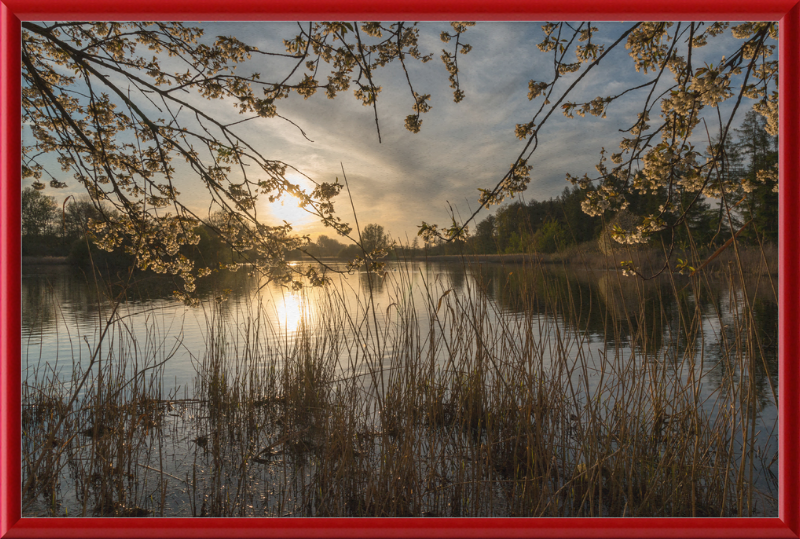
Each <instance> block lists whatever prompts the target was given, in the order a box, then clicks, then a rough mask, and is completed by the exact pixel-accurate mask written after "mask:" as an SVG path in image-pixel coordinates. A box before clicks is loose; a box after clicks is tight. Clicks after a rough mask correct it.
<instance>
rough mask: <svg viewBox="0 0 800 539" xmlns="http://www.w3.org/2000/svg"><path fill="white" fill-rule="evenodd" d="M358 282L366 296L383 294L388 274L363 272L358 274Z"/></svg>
mask: <svg viewBox="0 0 800 539" xmlns="http://www.w3.org/2000/svg"><path fill="white" fill-rule="evenodd" d="M358 281H359V283H361V290H362V292H364V294H370V293H372V294H383V292H384V288H385V285H386V273H385V272H379V273H376V272H374V271H361V272H359V273H358Z"/></svg>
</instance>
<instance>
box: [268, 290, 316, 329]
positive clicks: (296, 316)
mask: <svg viewBox="0 0 800 539" xmlns="http://www.w3.org/2000/svg"><path fill="white" fill-rule="evenodd" d="M272 301H273V304H274V306H275V314H276V322H277V323H278V326H279V327H280V329H281V331H282V332H285V333H286V334H292V333H295V332H297V330H298V329H300V323H301V322H302V321H303V319H304V318H305V319H307V318H308V315H309V309H308V302H307V301H306V300H305V298H304V297H303V294H301V293H298V292H283V293H282V294H280V295H273V296H272Z"/></svg>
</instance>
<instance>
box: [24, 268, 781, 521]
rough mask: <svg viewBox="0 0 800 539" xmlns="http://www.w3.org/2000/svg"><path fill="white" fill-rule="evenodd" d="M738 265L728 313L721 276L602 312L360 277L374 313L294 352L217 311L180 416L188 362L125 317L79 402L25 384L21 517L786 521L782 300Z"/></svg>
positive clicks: (547, 292)
mask: <svg viewBox="0 0 800 539" xmlns="http://www.w3.org/2000/svg"><path fill="white" fill-rule="evenodd" d="M735 262H736V263H735V264H730V265H727V264H726V268H727V271H726V272H725V273H723V278H724V279H725V281H724V283H725V287H723V292H725V294H724V297H723V296H720V294H719V290H720V286H719V284H718V283H712V277H711V275H710V274H709V272H706V271H702V272H698V273H697V274H695V275H693V276H692V277H691V278H686V277H676V276H674V275H672V274H670V273H665V274H664V276H663V277H662V279H661V280H660V281H659V282H658V283H657V284H656V283H654V282H642V281H638V280H635V279H627V280H626V279H625V278H624V277H622V276H621V275H620V274H618V273H616V272H608V273H605V272H603V273H598V275H597V277H598V280H599V282H600V283H601V284H600V285H598V286H597V289H596V290H594V291H592V292H591V294H590V297H588V298H587V297H583V296H584V294H585V293H586V291H585V290H584V289H583V288H581V287H579V286H576V285H575V284H574V282H573V281H570V280H568V279H566V278H565V277H564V275H563V274H561V273H558V272H555V273H554V272H552V271H551V268H550V267H549V269H546V268H545V267H543V266H542V264H540V263H539V262H537V261H536V258H534V257H532V258H531V259H530V260H529V261H528V262H527V263H526V264H524V265H522V266H514V267H509V268H508V271H502V272H494V273H492V272H489V271H487V268H486V267H481V266H475V267H471V268H469V271H470V272H471V273H472V274H473V275H475V279H474V281H470V284H468V285H467V286H461V287H456V286H454V285H453V283H451V282H449V281H448V280H447V279H441V278H436V277H435V276H431V275H426V274H425V273H424V272H422V271H421V270H419V268H418V267H417V265H416V264H411V263H409V264H400V265H398V266H397V268H396V271H393V272H389V273H387V274H376V273H368V274H364V275H362V276H361V277H362V278H363V279H365V286H363V287H362V292H359V293H352V292H353V291H350V293H348V291H347V287H348V286H349V285H348V282H349V281H347V280H341V281H339V282H338V283H334V285H332V286H330V287H327V288H326V289H324V290H322V291H318V292H315V293H310V294H309V295H308V296H307V298H306V302H307V303H306V304H305V310H304V311H303V312H302V316H301V318H300V322H299V325H298V327H297V329H296V331H295V332H293V333H291V334H290V333H288V332H286V331H284V330H283V329H282V328H281V327H279V326H278V325H276V324H275V315H274V313H272V312H271V309H272V307H271V304H270V303H268V302H265V301H263V300H262V299H260V297H254V298H252V300H251V301H249V302H248V303H246V304H242V305H243V306H242V307H241V308H240V309H238V310H236V311H233V312H231V311H230V310H229V309H228V308H227V307H226V306H225V304H223V305H221V306H216V305H208V306H206V307H204V308H206V309H207V310H208V311H207V316H206V319H207V327H206V338H205V343H206V346H205V350H203V351H202V352H200V353H198V354H197V357H196V363H195V368H196V371H197V378H196V382H195V384H194V388H193V391H192V392H191V393H187V394H185V395H183V396H178V395H174V394H173V395H165V394H164V392H163V389H162V387H164V385H163V379H162V377H161V375H160V372H161V371H160V368H161V367H160V365H161V363H162V362H163V361H164V359H166V358H167V357H169V354H170V351H169V350H166V346H165V344H164V343H163V342H158V339H157V331H156V330H155V328H154V326H155V324H154V326H151V327H150V329H149V330H148V331H145V332H144V337H137V335H142V333H140V332H138V330H137V331H134V330H133V329H132V328H130V327H129V326H128V323H127V321H126V320H125V319H124V318H122V317H121V316H120V315H119V314H118V313H117V312H115V313H114V315H113V316H109V317H108V322H107V327H108V331H107V336H106V337H105V340H106V341H107V345H106V346H105V347H103V346H100V345H98V346H99V348H98V353H95V354H94V355H93V356H92V357H95V356H96V357H97V359H96V361H95V360H92V362H91V363H90V365H89V366H88V367H87V368H86V369H83V370H82V368H81V366H80V363H76V367H75V370H74V371H73V372H72V374H71V377H70V378H68V379H67V380H66V381H65V380H63V379H62V377H59V376H58V374H57V372H54V371H52V370H49V371H48V370H45V368H44V367H43V368H42V369H40V370H39V371H37V373H36V375H35V376H33V377H32V378H31V379H29V380H28V381H27V382H26V383H25V384H24V387H23V393H24V397H23V399H24V400H23V420H24V421H23V422H24V426H23V454H24V459H23V472H24V473H23V476H24V478H23V492H24V496H25V501H24V505H25V507H26V508H27V509H26V510H27V511H28V514H32V513H33V514H52V515H56V514H59V515H63V514H64V512H65V510H66V509H67V508H68V506H70V505H71V506H72V507H78V508H79V509H80V514H83V515H129V516H140V515H141V516H143V515H184V516H287V515H292V516H672V517H677V516H694V517H701V516H748V515H754V514H756V515H757V514H772V513H771V512H772V511H774V510H775V507H776V505H775V500H774V498H772V497H771V496H770V494H769V491H768V490H769V488H770V487H772V486H774V484H775V482H776V481H777V479H776V478H774V475H771V474H772V472H771V471H770V469H771V468H770V467H771V466H773V465H774V460H773V461H772V462H770V459H771V458H772V456H773V454H774V452H773V451H772V450H770V447H768V446H765V445H764V441H763V440H764V438H763V436H760V434H761V433H759V432H757V431H758V430H762V431H763V430H764V428H766V427H765V424H764V423H763V422H761V420H760V417H759V410H761V409H763V407H764V406H768V405H770V404H772V405H777V402H776V395H775V390H776V389H775V388H776V387H777V386H776V385H775V388H772V387H771V384H773V380H775V378H774V376H775V373H774V372H769V371H770V370H774V368H773V367H774V366H773V367H771V366H770V360H769V358H768V354H766V353H765V348H766V347H767V343H765V342H764V336H763V331H762V330H761V329H760V328H759V325H758V322H757V317H758V315H757V314H756V313H754V307H753V304H754V302H753V294H754V293H755V290H761V289H763V283H760V282H758V279H759V277H753V276H752V275H751V276H746V275H745V273H744V272H742V271H735V269H736V264H739V268H741V260H736V261H735ZM489 273H492V275H489ZM498 275H501V276H502V278H498ZM761 275H762V277H760V278H762V279H770V277H769V274H768V273H766V272H763V273H762V274H761ZM754 279H755V281H754ZM378 288H381V289H382V290H383V291H384V292H385V293H386V295H387V296H388V297H390V298H391V302H390V303H389V304H388V305H387V304H383V303H380V304H379V303H378V302H377V301H376V299H375V293H371V292H374V291H375V290H377V289H378ZM415 291H416V292H415ZM503 294H505V295H507V296H508V295H510V296H509V297H506V301H508V302H511V304H513V306H514V308H513V309H504V308H502V307H501V306H500V305H501V303H502V302H500V301H499V300H498V295H501V296H502V295H503ZM701 297H703V298H710V299H708V302H709V303H710V304H711V305H714V306H715V312H714V313H713V314H712V315H711V316H709V313H708V312H703V310H702V309H701V302H700V301H699V298H701ZM723 299H728V301H727V303H726V302H724V301H723ZM709 325H711V326H713V328H712V329H709ZM142 339H143V340H144V342H140V341H141V340H142ZM712 349H713V351H714V354H713V359H712V357H711V354H710V350H712ZM100 352H102V353H100ZM711 361H714V362H715V364H714V365H711V366H710V365H709V364H708V363H709V362H711ZM765 371H766V375H765ZM84 379H85V382H83V383H81V381H82V380H84ZM765 384H766V386H767V387H765ZM773 439H774V438H768V440H773ZM768 443H771V441H768ZM64 488H68V489H70V490H71V491H74V495H71V496H66V495H65V493H63V492H61V493H59V492H58V491H59V489H64ZM67 498H69V500H71V501H70V502H69V503H67V502H66V501H65V500H66V499H67ZM57 499H60V500H61V505H58V504H57V503H55V502H54V500H57ZM69 511H70V512H69V514H70V516H72V515H73V514H74V513H73V512H72V510H71V509H69Z"/></svg>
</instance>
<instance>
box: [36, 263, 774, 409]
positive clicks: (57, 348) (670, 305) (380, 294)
mask: <svg viewBox="0 0 800 539" xmlns="http://www.w3.org/2000/svg"><path fill="white" fill-rule="evenodd" d="M339 269H344V267H342V268H339ZM386 269H387V271H386V272H383V273H367V272H360V273H357V274H353V275H347V274H344V275H341V276H338V277H336V278H335V279H334V281H335V283H336V289H337V290H338V291H337V294H338V295H339V299H340V300H341V301H342V302H343V303H344V304H346V305H347V306H348V307H347V308H348V310H350V311H351V312H352V313H359V315H364V314H365V313H367V312H368V311H369V309H373V308H374V314H375V316H376V318H377V319H378V320H383V319H384V318H385V317H386V316H391V313H392V312H394V313H397V312H398V311H397V310H395V311H391V309H390V308H389V307H390V306H392V305H395V306H400V307H402V306H403V305H405V304H409V305H410V304H413V305H415V308H416V309H418V310H420V312H419V313H417V314H419V315H422V314H424V313H423V312H422V311H424V310H426V309H428V308H433V309H434V310H435V308H436V302H437V300H438V299H439V298H438V297H429V296H428V294H427V291H426V289H429V290H434V289H438V290H440V293H443V292H445V291H446V290H451V293H453V295H454V297H459V296H467V295H470V296H471V297H477V295H478V294H479V293H480V294H483V295H484V297H486V298H487V299H488V300H489V301H490V302H491V304H492V305H493V306H494V307H493V308H495V309H496V310H497V312H498V313H499V314H502V315H503V316H515V315H523V314H526V313H527V314H528V315H530V314H534V315H537V316H540V317H545V318H548V317H552V318H556V319H558V321H559V323H560V324H562V325H563V326H564V327H565V328H569V329H570V330H572V331H578V332H580V333H581V334H583V335H585V336H586V338H587V339H588V341H589V342H598V343H602V344H603V345H604V346H606V347H610V348H611V349H614V348H632V349H634V350H639V351H640V352H643V355H644V357H651V356H653V355H655V354H654V352H658V351H662V350H676V351H677V350H685V349H686V347H687V345H690V344H691V345H693V347H694V349H695V350H697V351H698V357H699V358H700V359H701V360H702V363H703V365H702V370H703V375H704V376H706V379H707V380H708V382H709V383H710V384H711V385H713V386H714V387H717V388H723V389H724V387H725V386H726V384H729V383H730V380H738V378H737V377H738V376H740V374H739V373H736V372H733V373H732V370H731V369H733V367H732V366H731V362H733V361H734V360H735V359H736V358H733V357H732V354H733V353H734V346H733V344H732V343H737V342H745V343H746V344H745V349H746V350H749V351H750V353H751V354H752V355H753V357H754V358H755V359H754V361H753V365H752V373H753V377H754V390H755V391H756V393H757V395H758V399H759V401H760V402H761V403H762V405H763V406H764V407H767V408H768V407H769V406H772V404H771V402H772V400H773V398H772V395H771V393H772V390H773V389H775V391H777V373H778V363H777V362H778V354H777V342H778V310H777V293H776V291H775V290H774V288H773V287H774V286H775V284H774V283H771V282H769V281H767V280H764V279H763V278H762V279H757V278H753V279H752V280H748V281H746V282H745V287H744V288H745V289H746V296H745V290H743V289H742V287H741V286H735V285H734V284H731V283H732V281H729V280H726V279H719V280H716V281H715V280H706V281H704V282H703V283H702V286H698V284H697V283H694V284H692V282H691V281H690V280H688V279H686V278H685V277H673V276H667V275H664V276H662V277H661V278H658V279H653V280H649V281H641V280H638V279H630V278H624V277H622V276H621V274H619V273H617V272H605V271H598V272H594V271H588V270H578V271H565V270H564V268H561V267H558V268H554V270H553V271H548V269H547V268H543V267H528V266H525V265H519V264H514V265H500V264H479V265H473V266H468V265H465V264H459V263H457V264H442V263H412V264H407V265H405V264H394V263H389V264H388V265H387V268H386ZM25 272H26V273H25V274H24V275H23V279H22V283H21V299H22V337H23V350H24V351H25V350H26V348H27V355H29V356H30V355H32V354H33V355H35V356H39V355H41V356H42V358H43V359H44V360H47V358H48V357H56V356H57V355H58V356H59V357H70V354H71V353H72V349H71V345H69V344H65V343H66V341H65V339H62V338H60V337H59V335H63V334H64V333H65V332H69V333H70V334H71V335H87V336H88V337H89V342H93V341H92V336H93V335H96V333H97V327H98V321H99V320H102V319H103V317H104V315H107V313H108V311H109V305H110V302H109V299H108V298H109V297H111V296H113V295H114V294H116V293H118V292H119V290H121V289H122V288H121V283H120V282H119V281H117V282H116V284H113V285H112V286H110V287H109V288H108V289H106V288H104V287H102V286H99V285H98V284H96V283H95V281H94V279H93V277H92V276H90V275H85V274H83V273H82V272H80V271H76V270H73V269H72V268H70V267H54V266H50V267H43V268H30V267H26V268H25ZM178 284H179V283H175V282H173V281H172V280H171V279H168V278H152V277H145V278H141V277H137V278H135V279H134V282H133V284H132V285H131V286H129V287H128V288H127V291H126V295H125V297H126V301H125V303H124V305H123V307H122V312H123V313H124V315H125V316H126V320H127V321H128V322H129V323H130V325H131V326H132V327H138V326H141V325H142V324H144V323H145V318H146V317H147V316H148V315H149V314H151V313H153V312H154V311H155V312H157V313H158V314H159V316H160V317H161V319H163V320H170V319H173V318H180V319H185V322H183V323H180V324H174V327H175V328H180V338H181V339H182V343H183V348H184V349H185V350H186V351H187V352H186V355H185V356H184V357H181V355H180V354H178V355H177V356H176V358H175V359H174V360H173V364H174V365H178V364H180V363H181V361H183V362H184V363H185V364H186V365H184V366H183V367H179V368H178V370H181V371H184V372H189V371H190V369H189V368H188V366H187V365H188V364H189V363H190V361H189V358H190V356H191V355H192V354H193V355H194V356H195V357H197V356H199V355H200V354H201V353H202V350H204V347H205V343H204V342H203V339H204V331H203V328H205V327H206V321H205V317H206V314H207V313H208V312H211V311H212V310H213V311H214V312H216V313H217V314H218V315H219V316H221V317H223V318H231V319H232V320H234V323H235V319H236V317H237V316H240V315H241V313H242V312H245V313H246V312H248V311H251V310H252V307H253V306H252V302H253V292H255V291H256V290H261V292H260V293H259V295H258V296H259V297H258V301H260V302H262V303H266V304H268V309H267V312H269V313H272V314H271V316H272V317H274V322H275V324H276V326H277V328H276V331H275V333H274V335H272V337H273V338H277V337H278V336H280V335H283V336H285V335H292V334H294V333H296V332H297V331H298V330H299V328H300V325H301V324H302V323H304V322H309V321H311V320H314V319H316V318H317V317H318V312H317V311H318V310H319V309H320V306H321V305H322V304H323V303H324V302H323V301H322V299H323V298H324V297H325V293H323V292H320V291H302V292H295V291H291V290H289V289H287V288H284V287H281V286H279V285H277V284H270V285H266V286H264V282H263V281H261V280H260V279H259V278H258V277H253V276H248V275H247V274H246V272H244V271H240V272H239V273H233V274H232V273H228V272H223V273H218V274H214V275H212V276H211V277H210V278H207V279H202V280H200V281H198V291H199V293H200V296H201V298H202V300H203V307H202V308H200V309H192V308H186V307H184V306H183V305H182V304H181V303H179V302H177V301H175V300H174V299H173V296H172V291H173V290H174V289H175V288H176V286H177V285H178ZM222 291H225V292H226V293H227V294H228V300H227V301H226V302H225V303H223V304H222V305H219V306H217V305H216V304H215V301H214V298H215V297H216V296H217V295H219V294H220V293H221V292H222ZM370 293H371V294H372V297H373V301H372V302H368V301H366V298H369V296H370ZM410 299H413V300H414V301H413V302H410V301H409V300H410ZM746 302H749V305H751V306H752V317H750V318H749V319H748V320H743V319H742V317H743V316H745V314H744V311H743V310H742V307H743V305H744V304H745V303H746ZM432 304H433V307H431V305H432ZM695 315H698V316H695ZM693 320H694V322H692V321H693ZM698 320H701V321H702V323H701V324H700V325H699V326H698V322H697V321H698ZM164 326H165V327H167V326H169V324H168V323H166V322H165V323H164ZM742 328H744V333H743V332H742ZM165 331H167V330H165ZM175 331H177V329H175ZM167 333H169V331H167ZM167 337H168V338H169V337H170V336H169V335H167ZM26 343H27V344H26ZM660 355H661V356H662V358H664V359H665V360H671V361H673V362H674V363H675V365H674V368H678V367H679V365H680V362H681V361H683V358H682V357H680V356H675V355H674V354H670V353H666V354H660ZM666 367H667V368H670V366H669V365H668V364H667V365H666ZM168 372H169V371H168ZM726 380H728V382H726Z"/></svg>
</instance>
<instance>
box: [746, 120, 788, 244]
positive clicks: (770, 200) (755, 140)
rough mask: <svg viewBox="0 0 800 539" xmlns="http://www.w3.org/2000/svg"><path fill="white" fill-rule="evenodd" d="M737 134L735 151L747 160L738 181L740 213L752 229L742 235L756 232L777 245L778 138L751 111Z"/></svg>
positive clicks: (750, 235) (749, 235)
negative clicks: (741, 205)
mask: <svg viewBox="0 0 800 539" xmlns="http://www.w3.org/2000/svg"><path fill="white" fill-rule="evenodd" d="M736 133H737V134H738V135H739V142H738V145H737V149H738V150H739V152H740V153H741V154H742V156H743V158H744V159H745V161H746V163H745V169H744V170H743V174H742V182H741V186H742V188H741V191H742V194H743V198H744V200H745V202H746V203H745V204H744V205H743V211H742V214H743V216H744V220H745V221H749V220H750V219H752V220H753V227H752V228H751V229H749V230H745V231H744V232H743V236H744V237H745V238H751V239H752V238H754V237H755V234H756V233H757V234H758V235H759V236H761V237H763V238H765V239H767V240H769V241H771V242H777V240H778V174H777V164H778V141H777V137H774V136H772V135H771V134H770V133H769V131H768V124H767V121H766V119H765V118H764V117H763V116H761V115H759V114H757V113H756V112H755V111H752V110H751V111H748V113H747V115H746V116H745V118H744V121H743V122H742V125H741V126H740V127H739V129H737V130H736ZM753 230H754V231H755V233H753V232H752V231H753Z"/></svg>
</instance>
